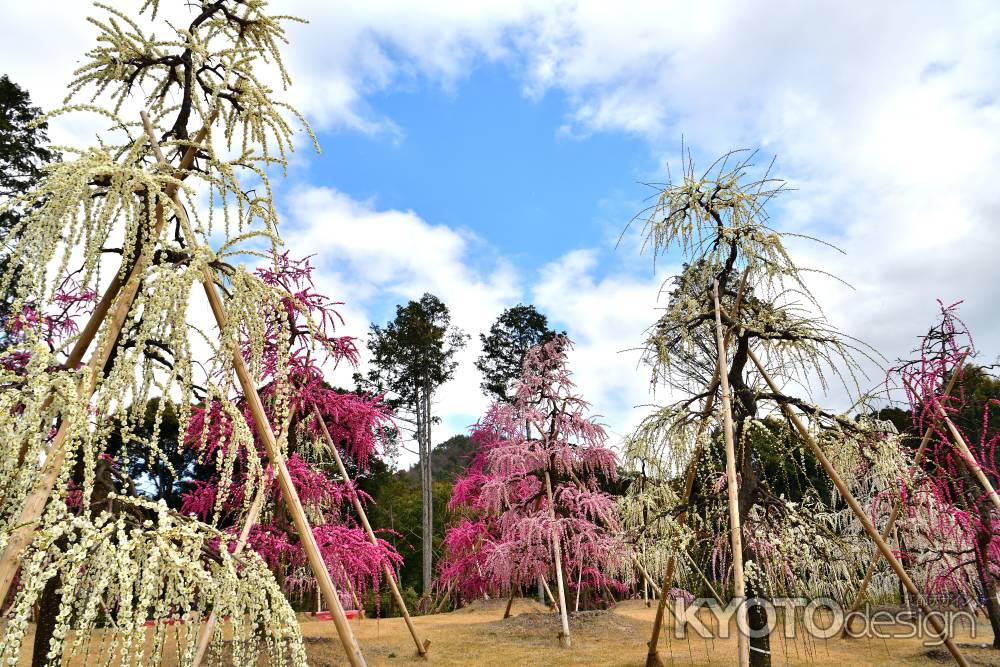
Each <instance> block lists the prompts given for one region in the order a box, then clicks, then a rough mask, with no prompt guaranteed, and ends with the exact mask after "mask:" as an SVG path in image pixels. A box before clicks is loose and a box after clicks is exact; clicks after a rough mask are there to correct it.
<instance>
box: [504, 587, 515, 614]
mask: <svg viewBox="0 0 1000 667" xmlns="http://www.w3.org/2000/svg"><path fill="white" fill-rule="evenodd" d="M515 595H517V590H511V592H510V599H509V600H507V608H506V609H504V610H503V617H504V619H508V618H510V608H511V607H512V606H514V596H515Z"/></svg>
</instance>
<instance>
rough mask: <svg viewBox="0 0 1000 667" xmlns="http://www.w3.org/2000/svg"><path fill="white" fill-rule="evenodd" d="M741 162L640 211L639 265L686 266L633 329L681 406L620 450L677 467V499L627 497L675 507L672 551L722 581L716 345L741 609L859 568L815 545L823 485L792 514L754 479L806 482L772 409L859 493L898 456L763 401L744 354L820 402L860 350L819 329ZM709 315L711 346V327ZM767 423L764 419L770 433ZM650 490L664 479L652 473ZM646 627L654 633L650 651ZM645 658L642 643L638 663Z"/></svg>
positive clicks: (792, 507)
mask: <svg viewBox="0 0 1000 667" xmlns="http://www.w3.org/2000/svg"><path fill="white" fill-rule="evenodd" d="M751 157H752V155H751V156H747V155H746V154H743V153H739V152H737V153H730V154H727V155H725V156H723V157H722V158H720V159H719V160H717V161H716V162H715V163H713V164H712V165H711V166H710V167H709V169H707V170H705V171H704V172H695V168H694V164H693V162H691V161H690V160H689V161H688V162H687V164H686V165H685V167H684V169H683V174H682V178H681V180H680V181H679V182H676V183H668V184H667V185H666V186H665V187H664V188H663V189H662V191H661V192H660V194H659V196H658V198H657V200H656V202H655V204H654V205H653V206H652V207H651V208H650V209H649V210H648V211H647V212H646V215H647V220H646V238H647V246H648V247H649V249H650V250H651V251H652V253H653V255H654V256H659V255H661V254H662V253H664V252H666V251H669V250H676V251H679V252H680V253H681V256H682V257H683V259H684V261H685V264H684V266H683V270H682V272H681V273H680V274H679V275H677V276H676V277H675V278H674V285H673V290H672V291H671V293H670V299H669V302H668V304H667V306H666V308H665V310H664V313H663V315H662V316H661V317H660V318H659V319H658V320H657V321H656V322H655V324H653V326H651V327H650V329H649V331H648V333H647V337H646V341H645V345H644V350H645V352H644V359H645V361H646V362H647V363H648V364H649V366H650V368H651V371H652V384H653V386H654V387H659V388H661V389H662V388H665V389H667V390H669V391H670V392H672V393H674V395H679V396H681V397H682V398H681V399H680V400H678V401H676V402H675V403H672V404H669V405H666V406H664V407H662V408H659V409H657V410H656V411H655V412H654V413H653V414H651V415H650V416H649V417H648V418H647V419H645V420H644V422H643V423H642V425H641V426H640V428H639V430H638V432H637V433H636V434H635V435H634V436H633V437H632V438H631V439H630V441H629V448H630V451H629V452H628V457H629V458H631V459H633V460H636V459H638V460H642V459H648V460H660V461H663V460H668V461H669V460H670V459H672V460H673V461H672V462H668V463H667V464H666V465H669V466H673V467H674V471H675V473H680V472H681V471H683V470H688V471H690V475H691V482H692V486H691V490H690V495H689V497H687V498H685V497H684V496H685V490H684V489H683V487H684V484H680V485H679V486H677V487H675V488H674V489H673V490H669V491H665V490H664V489H663V488H662V484H657V485H647V486H646V487H645V488H642V487H639V488H634V489H633V492H634V493H635V494H639V495H640V496H641V494H644V493H658V494H661V496H662V497H664V498H665V499H666V500H673V501H675V502H674V503H673V504H672V505H671V506H670V507H668V508H665V509H666V511H667V512H669V514H670V516H669V517H667V518H669V520H671V521H674V522H676V523H682V522H683V521H686V522H687V531H686V532H681V533H679V534H678V533H677V532H676V531H675V530H674V529H673V528H670V527H669V526H668V531H669V532H671V533H673V534H674V540H676V541H675V543H674V544H673V545H672V546H673V548H674V549H675V551H674V554H675V555H679V554H680V552H681V551H682V550H684V549H687V548H689V547H690V546H691V545H692V540H693V539H694V537H695V536H708V537H707V539H708V542H709V543H708V544H703V545H702V547H701V551H702V553H704V554H707V555H708V558H707V559H706V561H704V563H705V565H708V566H710V567H711V570H712V572H713V573H714V575H715V576H716V577H718V578H719V579H721V580H725V579H729V580H730V581H732V580H733V577H732V570H733V557H732V556H733V554H732V549H731V547H730V537H731V535H730V530H729V529H728V527H729V526H730V523H729V522H730V521H731V519H729V518H728V517H729V516H730V512H729V509H728V507H727V494H728V491H729V487H728V484H727V475H726V473H725V469H726V458H727V457H726V456H724V455H723V447H722V446H721V442H722V441H723V438H722V433H723V432H724V431H723V429H724V428H726V425H725V423H724V422H725V421H726V420H724V419H723V418H722V415H721V414H720V408H723V407H725V406H724V403H725V401H723V400H722V398H723V397H722V395H721V384H722V383H721V382H720V376H719V374H718V369H719V368H720V366H721V365H722V364H720V363H719V344H718V343H719V342H720V340H722V341H724V343H725V349H724V350H723V353H724V355H723V360H724V373H725V379H726V380H728V386H729V387H730V391H731V396H732V402H731V414H732V422H731V423H732V428H733V431H732V435H733V442H734V464H735V479H737V480H738V482H737V489H736V505H737V512H738V518H739V525H740V526H741V530H740V531H739V532H740V533H741V538H742V539H741V542H742V547H741V552H742V553H741V555H742V560H743V562H744V563H745V579H746V581H745V584H746V596H747V597H748V598H749V597H753V596H769V595H771V596H773V595H775V594H778V593H779V591H786V590H789V589H793V588H799V589H802V588H803V587H806V586H808V585H809V583H810V580H812V581H814V582H815V581H824V580H825V581H830V580H833V581H841V582H843V581H844V580H845V579H847V580H848V581H850V580H853V579H854V578H855V577H857V571H858V569H860V568H863V565H861V564H860V563H861V562H862V561H863V560H864V558H863V556H862V555H861V554H860V553H858V552H856V551H855V550H853V549H851V548H848V545H846V544H845V543H844V542H842V541H840V540H838V539H829V538H828V537H826V536H828V535H830V533H831V531H830V530H829V528H830V526H829V525H827V524H826V522H825V521H824V519H825V518H828V517H831V516H833V515H834V514H835V513H834V512H833V509H834V506H835V505H836V504H837V503H838V500H837V498H836V497H827V498H826V502H824V496H825V495H827V494H829V491H828V489H824V488H822V487H820V488H816V489H815V490H814V491H813V492H811V493H807V494H804V495H803V497H802V498H801V499H800V500H799V501H798V502H793V501H792V500H790V499H789V498H786V497H782V496H781V495H778V494H776V493H775V492H774V489H775V487H776V486H779V485H778V484H777V483H776V482H777V480H775V479H769V478H768V475H769V472H770V471H769V466H768V465H767V461H768V458H770V457H773V456H775V455H777V456H778V457H780V458H781V459H783V460H791V461H798V462H801V464H802V466H803V472H804V473H806V474H805V475H804V478H805V479H808V478H809V475H808V469H807V467H806V466H808V463H807V461H808V459H809V458H811V456H810V454H809V450H808V449H807V448H806V447H805V445H804V443H803V439H802V438H801V437H800V436H799V434H798V433H797V432H796V431H795V430H793V429H792V428H790V426H789V425H786V424H785V422H784V419H783V418H782V417H783V414H782V410H783V408H785V407H791V408H795V409H797V410H800V411H801V412H802V413H803V415H804V416H805V417H806V418H807V419H808V424H809V426H808V428H809V430H810V431H811V432H812V433H813V436H812V437H813V438H814V439H815V440H817V441H819V442H821V443H823V446H824V447H826V448H827V452H828V457H829V458H830V459H833V460H834V461H835V462H836V465H837V467H838V468H841V469H842V470H844V471H845V473H844V476H845V477H847V476H849V475H850V473H856V474H855V475H854V476H853V480H854V482H855V483H860V481H861V480H862V478H863V477H864V475H863V474H862V473H863V472H864V471H869V472H870V471H875V472H874V473H872V475H871V477H872V479H874V480H882V481H883V482H885V481H886V480H894V479H895V478H896V474H897V473H896V470H897V468H896V466H897V465H898V461H897V459H896V458H895V457H896V454H897V453H898V451H897V450H895V448H894V447H890V446H887V444H886V442H885V439H884V438H883V437H882V436H881V435H879V434H878V433H876V432H875V431H874V430H873V429H872V428H871V425H870V424H867V423H865V422H858V421H855V420H853V419H849V418H848V417H846V416H845V415H841V414H835V413H833V412H830V411H827V410H824V409H822V408H820V407H818V406H816V405H814V404H812V403H811V402H810V401H809V400H807V399H806V398H802V397H800V396H796V395H795V394H794V393H788V392H787V391H786V390H785V389H782V390H781V391H773V390H771V389H770V388H769V387H767V386H766V385H764V383H763V382H762V378H761V375H760V373H759V372H758V371H757V369H756V368H755V367H754V364H752V363H751V357H750V353H751V351H755V353H756V354H757V355H758V357H760V358H763V359H765V364H766V367H767V371H768V374H769V375H770V376H771V377H772V378H775V379H776V381H777V383H778V384H779V386H780V385H783V386H785V387H787V388H789V389H790V388H791V387H793V386H794V385H796V384H798V385H802V384H806V383H808V382H810V381H813V382H816V383H818V388H819V389H821V390H825V389H826V388H827V386H828V385H827V383H828V380H829V379H831V378H839V379H840V380H841V381H842V382H843V384H844V385H845V387H846V388H847V389H848V390H855V389H856V388H857V384H858V383H857V381H856V372H857V371H858V369H859V366H858V362H857V356H858V355H859V354H867V348H865V347H864V346H863V345H861V344H858V343H856V342H855V341H854V340H852V339H851V338H849V337H847V336H845V335H843V334H841V333H839V332H838V331H837V330H836V329H835V328H833V327H832V326H831V325H829V324H828V323H827V322H826V321H825V320H824V318H823V317H822V315H821V313H822V311H821V309H820V307H819V304H818V303H817V302H816V300H815V298H814V297H813V295H812V293H811V292H810V291H809V288H808V286H807V285H806V284H805V281H804V279H803V269H801V268H799V267H798V266H797V265H796V264H795V263H794V262H793V261H792V259H791V257H790V256H789V254H788V251H787V249H786V247H785V245H784V239H785V236H784V235H783V234H781V233H779V232H776V231H774V230H773V229H771V228H770V227H769V224H768V216H767V205H768V203H769V202H770V200H771V199H772V198H773V197H775V196H776V195H778V194H779V193H780V192H781V191H782V183H781V182H780V181H778V180H776V179H772V178H770V176H769V173H768V172H765V173H764V174H763V175H762V176H760V177H757V178H755V177H753V176H752V173H753V167H752V164H751V162H750V160H751ZM716 286H717V290H718V295H719V301H720V303H721V306H720V308H719V309H718V311H717V308H716V303H715V288H716ZM717 318H718V324H719V325H721V330H722V332H724V335H723V333H722V332H719V331H717V329H718V328H720V327H717ZM727 398H728V397H727ZM770 416H777V419H776V420H774V421H770V420H768V419H767V418H768V417H770ZM677 462H683V463H684V465H683V466H681V465H678V463H677ZM660 482H661V483H667V482H668V479H665V478H663V477H661V478H660ZM633 486H634V485H633ZM883 488H884V487H883ZM632 507H633V509H634V510H636V511H638V513H639V514H640V518H639V519H638V521H640V522H641V521H643V520H649V519H651V518H652V519H657V518H659V516H663V515H659V516H654V517H649V515H648V513H647V514H646V518H645V519H643V518H641V517H642V512H643V508H644V507H645V508H648V507H649V503H648V502H647V501H646V500H643V499H642V498H641V497H640V498H637V499H635V502H633V504H632ZM660 511H661V512H662V511H663V510H660ZM682 516H683V517H684V518H683V519H681V517H682ZM661 560H662V557H661ZM835 568H836V569H835ZM669 583H670V582H665V586H668V585H669ZM748 611H749V614H748V622H749V627H750V628H751V629H752V630H754V631H755V632H754V633H753V635H755V636H753V637H752V638H751V639H750V647H751V649H752V650H751V651H750V652H749V653H750V655H749V661H750V664H754V665H767V664H769V663H770V653H769V650H770V649H769V641H768V638H767V636H766V633H761V632H756V631H759V630H761V629H763V628H765V627H766V626H767V623H768V619H767V617H766V610H765V609H764V608H763V607H761V606H753V607H751V608H750V609H749V610H748ZM660 614H661V615H662V606H661V610H660ZM658 618H662V616H658ZM658 630H659V621H658V622H657V626H656V630H655V631H654V640H655V638H656V636H657V635H656V633H658ZM743 659H747V658H746V657H744V658H743ZM658 661H659V658H658V656H657V648H656V642H655V641H654V642H651V644H650V655H649V663H648V664H656V663H657V662H658Z"/></svg>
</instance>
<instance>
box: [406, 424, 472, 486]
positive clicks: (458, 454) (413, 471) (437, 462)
mask: <svg viewBox="0 0 1000 667" xmlns="http://www.w3.org/2000/svg"><path fill="white" fill-rule="evenodd" d="M475 450H476V446H475V445H474V444H472V440H470V439H469V436H467V435H456V436H452V437H451V438H448V439H447V440H445V441H444V442H442V443H441V444H439V445H437V446H436V447H434V450H433V452H432V453H431V473H432V474H433V476H434V481H435V482H453V481H455V478H456V477H458V475H460V474H461V472H462V470H463V469H464V468H465V466H466V465H467V464H468V462H469V459H470V458H472V455H473V453H474V452H475ZM401 476H403V477H406V478H408V479H413V480H419V479H420V464H419V463H415V464H413V466H412V467H411V468H410V469H409V470H406V471H404V472H402V473H401Z"/></svg>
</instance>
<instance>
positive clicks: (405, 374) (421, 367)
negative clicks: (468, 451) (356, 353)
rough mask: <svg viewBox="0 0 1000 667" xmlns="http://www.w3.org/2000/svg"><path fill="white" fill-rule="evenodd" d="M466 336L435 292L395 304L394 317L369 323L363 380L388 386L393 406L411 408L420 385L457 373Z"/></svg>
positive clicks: (430, 384) (376, 386)
mask: <svg viewBox="0 0 1000 667" xmlns="http://www.w3.org/2000/svg"><path fill="white" fill-rule="evenodd" d="M467 339H468V336H467V335H466V334H465V333H464V332H463V331H462V330H461V329H459V328H457V327H455V326H453V325H452V323H451V313H450V312H449V311H448V307H447V306H446V305H445V304H444V303H443V302H442V301H441V300H440V299H438V298H437V297H436V296H434V295H433V294H424V295H423V296H422V297H421V298H420V300H419V301H410V302H409V303H407V304H406V305H405V306H396V317H395V319H393V320H391V321H390V322H388V323H387V324H386V325H385V326H379V325H378V324H372V325H371V332H370V333H369V335H368V351H369V352H371V359H370V360H369V361H370V365H371V370H370V371H369V372H368V376H367V378H362V377H361V376H360V375H356V376H355V379H356V380H357V381H358V382H359V384H362V385H366V386H367V387H368V388H370V389H373V390H375V391H377V392H379V393H382V392H390V396H389V397H388V400H389V402H390V404H391V405H392V406H393V407H394V408H410V409H413V408H414V407H415V406H416V404H417V402H418V396H419V394H420V392H421V391H422V390H424V389H425V388H429V389H430V390H433V389H434V388H436V387H438V386H440V385H441V384H443V383H445V382H447V381H448V380H450V379H451V378H452V376H453V375H454V374H455V369H456V368H457V367H458V362H457V361H455V353H456V352H458V351H459V350H460V349H462V348H463V347H465V343H466V340H467Z"/></svg>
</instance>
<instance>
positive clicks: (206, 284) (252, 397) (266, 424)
mask: <svg viewBox="0 0 1000 667" xmlns="http://www.w3.org/2000/svg"><path fill="white" fill-rule="evenodd" d="M143 124H144V125H145V128H146V134H147V136H148V137H149V141H150V144H151V146H152V148H153V151H154V153H155V154H156V157H157V159H158V160H160V161H161V162H164V163H165V160H164V158H163V153H162V152H161V151H160V148H159V144H158V142H157V141H156V136H155V134H154V132H153V126H152V123H151V122H150V121H149V117H148V116H147V115H146V114H145V113H143ZM174 203H175V204H176V205H177V207H178V221H179V222H180V224H181V227H182V229H183V232H184V235H185V236H187V237H188V238H189V240H190V243H191V244H192V246H193V245H194V243H195V237H194V234H193V233H192V230H191V225H190V222H189V221H188V218H187V213H186V212H185V210H184V206H183V202H181V201H180V199H179V198H178V197H177V195H176V193H174ZM201 282H202V287H203V288H204V290H205V296H206V297H207V298H208V304H209V306H210V307H211V309H212V315H213V316H214V317H215V322H216V325H217V326H218V327H219V330H220V331H224V330H225V327H226V311H225V307H224V306H223V303H222V299H221V298H219V292H218V290H216V287H215V281H214V279H213V277H212V272H211V270H210V269H209V267H208V266H202V277H201ZM233 368H234V370H235V372H236V377H237V379H238V380H239V383H240V388H241V389H242V390H243V396H244V399H245V400H246V402H247V405H248V406H249V408H250V412H251V414H252V415H253V420H254V424H255V426H256V427H257V434H258V435H259V436H260V439H261V441H262V442H263V444H264V449H265V451H266V452H267V457H268V459H269V460H270V462H271V466H272V467H273V468H274V470H275V472H276V473H277V478H278V486H279V487H280V488H281V495H282V497H283V498H284V500H285V505H286V506H287V508H288V512H289V514H290V515H291V517H292V523H293V524H294V526H295V531H296V533H297V534H298V536H299V539H300V540H301V541H302V546H303V549H304V550H305V552H306V556H307V558H308V560H309V566H310V568H311V569H312V571H313V574H314V575H315V577H316V582H317V584H318V585H319V588H320V590H321V591H322V592H323V597H325V598H326V603H327V606H329V607H330V612H331V615H332V617H333V621H334V624H335V625H336V628H337V634H338V635H339V637H340V642H341V644H343V646H344V652H345V653H346V654H347V659H348V661H349V662H350V663H351V665H352V667H365V665H366V662H365V658H364V656H363V655H362V654H361V648H360V647H359V646H358V642H357V640H356V639H355V637H354V633H353V632H352V631H351V626H350V624H349V623H348V622H347V616H346V615H345V614H344V608H343V607H342V606H341V604H340V597H339V595H338V594H337V589H336V587H335V586H334V584H333V579H331V578H330V573H329V571H328V570H327V569H326V563H325V562H324V561H323V556H322V554H321V553H320V551H319V546H318V545H317V543H316V537H315V536H314V535H313V532H312V526H310V525H309V519H308V518H307V517H306V513H305V510H304V509H303V508H302V503H301V501H300V500H299V494H298V491H296V489H295V485H294V484H293V483H292V478H291V475H290V474H289V473H288V467H287V466H286V465H285V459H284V456H283V455H282V453H281V450H280V449H279V448H278V443H277V440H276V439H275V437H274V431H272V430H271V423H270V421H269V420H268V418H267V413H266V412H265V411H264V404H263V402H262V401H261V400H260V394H259V393H258V392H257V386H256V384H254V381H253V378H252V377H251V375H250V370H249V369H248V368H247V365H246V362H245V361H244V360H243V355H242V353H241V352H240V350H239V349H236V350H233Z"/></svg>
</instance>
